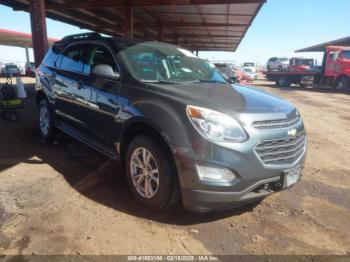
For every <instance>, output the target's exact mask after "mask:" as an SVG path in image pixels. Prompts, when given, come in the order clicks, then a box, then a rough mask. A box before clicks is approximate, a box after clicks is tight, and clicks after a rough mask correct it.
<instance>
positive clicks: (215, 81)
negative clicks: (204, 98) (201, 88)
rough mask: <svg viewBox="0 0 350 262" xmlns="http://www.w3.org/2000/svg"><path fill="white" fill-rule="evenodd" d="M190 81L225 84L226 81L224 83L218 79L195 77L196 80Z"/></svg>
mask: <svg viewBox="0 0 350 262" xmlns="http://www.w3.org/2000/svg"><path fill="white" fill-rule="evenodd" d="M191 83H214V84H227V83H225V82H222V81H218V80H212V79H197V80H194V81H191Z"/></svg>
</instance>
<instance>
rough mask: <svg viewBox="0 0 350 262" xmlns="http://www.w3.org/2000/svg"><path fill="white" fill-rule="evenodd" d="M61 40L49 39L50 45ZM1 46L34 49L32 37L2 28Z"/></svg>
mask: <svg viewBox="0 0 350 262" xmlns="http://www.w3.org/2000/svg"><path fill="white" fill-rule="evenodd" d="M58 40H59V39H57V38H49V39H48V42H49V44H52V43H54V42H56V41H58ZM0 45H7V46H16V47H23V48H27V47H33V44H32V35H31V34H27V33H22V32H16V31H11V30H6V29H1V28H0Z"/></svg>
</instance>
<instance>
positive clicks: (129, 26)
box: [125, 6, 134, 39]
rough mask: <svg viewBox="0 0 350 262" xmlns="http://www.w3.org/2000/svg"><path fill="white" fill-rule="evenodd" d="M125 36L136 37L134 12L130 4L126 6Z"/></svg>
mask: <svg viewBox="0 0 350 262" xmlns="http://www.w3.org/2000/svg"><path fill="white" fill-rule="evenodd" d="M125 37H127V38H130V39H133V38H134V12H133V8H132V7H130V6H128V7H126V8H125Z"/></svg>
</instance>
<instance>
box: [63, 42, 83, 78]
mask: <svg viewBox="0 0 350 262" xmlns="http://www.w3.org/2000/svg"><path fill="white" fill-rule="evenodd" d="M83 53H84V48H83V45H73V46H70V47H68V48H67V49H66V50H65V51H64V52H63V55H62V56H61V58H60V62H59V67H60V68H62V69H65V70H69V71H74V72H83V68H84V62H83V61H82V60H83Z"/></svg>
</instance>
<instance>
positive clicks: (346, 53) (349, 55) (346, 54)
mask: <svg viewBox="0 0 350 262" xmlns="http://www.w3.org/2000/svg"><path fill="white" fill-rule="evenodd" d="M343 58H344V59H345V60H350V50H349V51H343Z"/></svg>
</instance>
